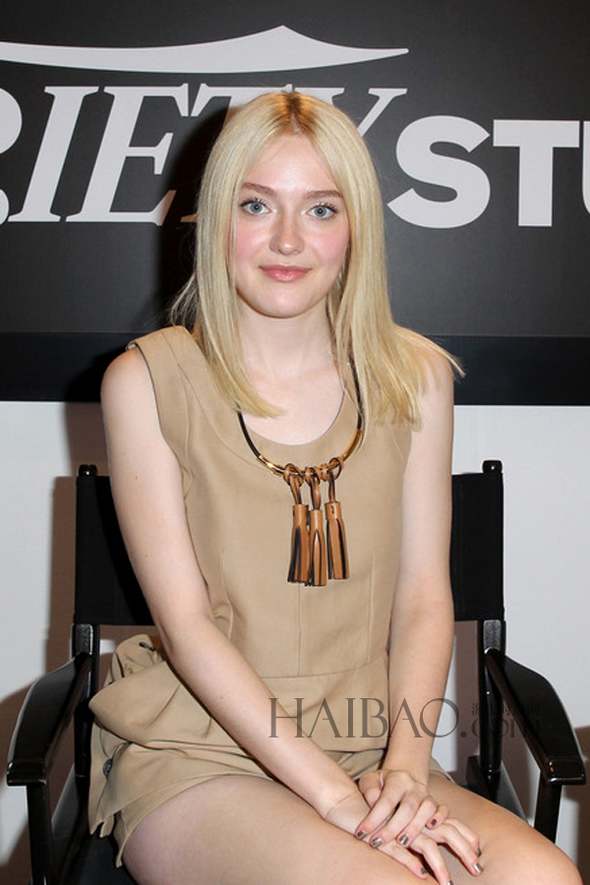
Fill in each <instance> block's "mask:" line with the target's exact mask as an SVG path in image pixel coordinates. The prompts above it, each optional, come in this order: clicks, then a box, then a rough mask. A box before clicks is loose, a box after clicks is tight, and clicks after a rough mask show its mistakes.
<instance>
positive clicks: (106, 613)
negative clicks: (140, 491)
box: [72, 460, 504, 688]
mask: <svg viewBox="0 0 590 885" xmlns="http://www.w3.org/2000/svg"><path fill="white" fill-rule="evenodd" d="M452 494H453V517H452V529H451V551H450V574H451V585H452V589H453V599H454V606H455V620H456V621H471V620H478V621H490V620H491V621H503V620H504V593H503V484H502V462H501V461H492V460H488V461H484V462H483V465H482V471H481V472H480V473H459V474H453V477H452ZM103 624H104V625H119V626H133V625H142V626H152V625H153V620H152V617H151V615H150V612H149V610H148V607H147V605H146V602H145V599H144V597H143V594H142V592H141V588H140V587H139V584H138V583H137V580H136V578H135V575H134V572H133V569H132V567H131V564H130V562H129V558H128V556H127V552H126V550H125V545H124V543H123V539H122V536H121V532H120V530H119V525H118V521H117V515H116V512H115V508H114V505H113V499H112V496H111V488H110V479H109V477H108V476H99V475H98V471H97V469H96V466H95V465H94V464H82V465H81V466H80V467H79V470H78V476H77V480H76V595H75V611H74V628H73V634H72V646H73V653H74V654H75V653H77V652H78V651H88V652H90V653H92V654H93V657H94V659H95V662H96V664H98V648H99V640H100V626H101V625H103ZM95 679H96V673H95V677H94V679H93V682H94V683H95ZM94 688H96V684H94Z"/></svg>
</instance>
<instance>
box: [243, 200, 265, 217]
mask: <svg viewBox="0 0 590 885" xmlns="http://www.w3.org/2000/svg"><path fill="white" fill-rule="evenodd" d="M240 206H241V208H242V209H244V210H245V211H246V212H247V213H248V214H249V215H262V214H263V212H264V210H265V209H266V206H265V205H264V203H263V202H262V200H244V202H243V203H240Z"/></svg>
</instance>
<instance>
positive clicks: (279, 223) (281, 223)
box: [270, 213, 303, 255]
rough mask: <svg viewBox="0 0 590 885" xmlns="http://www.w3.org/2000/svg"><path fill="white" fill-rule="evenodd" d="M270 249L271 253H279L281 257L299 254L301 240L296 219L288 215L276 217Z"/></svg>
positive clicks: (301, 245) (301, 247)
mask: <svg viewBox="0 0 590 885" xmlns="http://www.w3.org/2000/svg"><path fill="white" fill-rule="evenodd" d="M270 247H271V249H272V250H273V252H280V253H281V254H283V255H291V254H293V253H294V252H301V250H302V249H303V238H302V235H301V231H300V229H299V225H298V222H297V218H296V217H294V216H293V215H291V214H288V213H280V214H279V215H278V216H277V219H276V222H275V225H274V229H273V232H272V239H271V243H270Z"/></svg>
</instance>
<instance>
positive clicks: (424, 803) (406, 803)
mask: <svg viewBox="0 0 590 885" xmlns="http://www.w3.org/2000/svg"><path fill="white" fill-rule="evenodd" d="M359 790H360V791H361V792H362V793H363V795H364V797H365V799H366V801H367V804H369V805H370V806H371V810H370V812H369V813H368V814H366V815H365V817H364V818H363V819H362V820H360V821H359V822H358V825H357V827H356V830H355V835H356V836H357V837H358V838H359V839H361V838H362V839H367V840H368V841H369V844H371V845H373V847H374V848H380V849H382V848H384V847H386V846H387V845H395V844H396V842H397V844H401V845H403V846H404V847H405V848H408V849H410V848H411V849H412V850H413V851H419V852H420V853H422V854H423V855H424V858H425V859H426V860H427V861H428V862H429V864H430V866H431V867H432V869H433V871H434V874H435V875H436V877H437V879H438V881H440V882H441V883H444V885H446V883H447V882H448V881H449V876H448V871H447V869H446V865H445V864H444V861H443V859H442V856H441V854H440V851H439V849H438V847H437V845H436V843H442V842H446V843H447V844H448V846H449V847H450V848H451V849H452V850H453V852H454V853H455V854H456V855H457V856H458V857H459V859H460V860H462V861H463V863H464V864H465V866H466V867H467V869H468V870H469V872H470V873H472V874H473V875H478V873H479V872H480V871H481V867H480V868H479V869H478V868H477V867H476V866H474V865H475V864H477V859H478V857H479V855H480V854H481V851H480V847H479V838H478V836H477V835H476V833H474V832H473V831H472V830H471V829H470V828H469V827H467V826H466V825H465V824H463V823H461V822H460V821H458V820H457V819H456V818H449V817H448V808H447V807H446V805H440V806H439V805H438V804H437V802H436V801H435V799H434V798H433V797H432V796H431V795H430V794H429V792H428V788H427V786H426V785H425V784H423V783H421V782H420V781H417V780H415V779H414V778H413V777H412V775H411V774H410V773H409V772H407V771H403V770H396V769H386V768H384V769H380V770H379V771H374V772H369V773H367V774H364V775H361V777H360V780H359ZM375 840H377V841H375Z"/></svg>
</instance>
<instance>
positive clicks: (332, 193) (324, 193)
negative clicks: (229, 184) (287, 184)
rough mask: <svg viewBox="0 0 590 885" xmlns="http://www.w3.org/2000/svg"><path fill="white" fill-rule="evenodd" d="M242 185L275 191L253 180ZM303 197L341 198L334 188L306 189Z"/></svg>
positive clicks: (267, 192) (273, 192)
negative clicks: (321, 189)
mask: <svg viewBox="0 0 590 885" xmlns="http://www.w3.org/2000/svg"><path fill="white" fill-rule="evenodd" d="M242 187H249V188H251V189H252V190H258V191H262V192H263V193H265V194H272V195H274V194H275V193H276V191H274V190H273V188H272V187H267V186H266V185H264V184H257V183H256V182H255V181H244V183H243V184H242ZM304 197H340V199H343V197H342V194H341V193H340V191H335V190H323V191H306V192H305V194H304Z"/></svg>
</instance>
